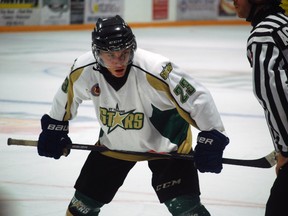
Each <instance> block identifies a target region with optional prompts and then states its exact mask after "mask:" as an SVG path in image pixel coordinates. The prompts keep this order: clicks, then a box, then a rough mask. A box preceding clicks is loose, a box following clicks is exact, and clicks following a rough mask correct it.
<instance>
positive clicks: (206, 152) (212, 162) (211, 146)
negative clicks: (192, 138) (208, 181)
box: [194, 130, 229, 173]
mask: <svg viewBox="0 0 288 216" xmlns="http://www.w3.org/2000/svg"><path fill="white" fill-rule="evenodd" d="M228 143H229V138H228V137H226V136H225V135H224V134H222V133H220V132H219V131H217V130H212V131H201V132H200V133H199V134H198V138H197V145H196V147H195V150H194V162H195V166H196V168H197V169H198V170H199V171H200V172H202V173H203V172H212V173H220V172H221V170H222V168H223V166H222V156H223V151H224V149H225V147H226V145H228Z"/></svg>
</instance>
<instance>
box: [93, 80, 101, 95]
mask: <svg viewBox="0 0 288 216" xmlns="http://www.w3.org/2000/svg"><path fill="white" fill-rule="evenodd" d="M100 93H101V90H100V87H99V83H96V84H95V85H93V86H92V88H91V94H92V95H93V96H95V97H97V96H99V95H100Z"/></svg>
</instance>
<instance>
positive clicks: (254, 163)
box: [223, 151, 277, 168]
mask: <svg viewBox="0 0 288 216" xmlns="http://www.w3.org/2000/svg"><path fill="white" fill-rule="evenodd" d="M223 163H225V164H231V165H239V166H248V167H256V168H271V167H273V166H274V165H275V164H276V163H277V160H276V152H275V151H272V152H271V153H270V154H268V155H266V156H265V157H262V158H259V159H252V160H241V159H228V158H223Z"/></svg>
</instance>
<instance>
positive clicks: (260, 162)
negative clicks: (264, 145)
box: [7, 138, 277, 168]
mask: <svg viewBox="0 0 288 216" xmlns="http://www.w3.org/2000/svg"><path fill="white" fill-rule="evenodd" d="M7 144H8V145H21V146H34V147H36V146H37V141H34V140H20V139H12V138H9V139H8V140H7ZM67 148H68V149H78V150H90V151H98V152H106V151H112V152H117V153H124V154H133V155H141V156H147V157H154V158H155V157H157V158H167V159H169V158H175V159H185V160H193V158H194V156H193V154H178V153H157V152H134V151H121V150H110V149H108V148H106V147H105V146H97V145H87V144H76V143H74V144H70V145H68V146H67ZM222 162H223V164H230V165H238V166H248V167H256V168H271V167H273V166H274V165H275V164H276V163H277V162H276V152H275V151H273V152H271V153H270V154H268V155H266V156H265V157H261V158H258V159H232V158H223V161H222Z"/></svg>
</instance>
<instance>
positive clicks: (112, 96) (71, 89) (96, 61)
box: [38, 15, 229, 216]
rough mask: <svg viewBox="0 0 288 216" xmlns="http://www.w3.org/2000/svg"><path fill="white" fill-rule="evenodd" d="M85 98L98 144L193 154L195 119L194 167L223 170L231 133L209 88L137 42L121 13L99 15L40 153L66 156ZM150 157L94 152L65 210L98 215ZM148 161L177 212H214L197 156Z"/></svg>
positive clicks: (45, 124) (202, 215) (46, 119)
mask: <svg viewBox="0 0 288 216" xmlns="http://www.w3.org/2000/svg"><path fill="white" fill-rule="evenodd" d="M83 100H92V101H93V104H94V107H95V112H96V116H97V118H98V120H99V123H100V126H101V130H100V134H99V141H98V142H97V144H98V145H104V146H106V147H107V148H109V149H111V150H125V151H138V152H149V151H153V152H178V153H183V154H190V153H191V151H192V144H191V140H192V134H191V133H192V132H191V128H190V125H192V126H194V127H196V128H198V129H199V130H200V131H201V132H200V133H199V134H198V144H197V145H196V148H195V163H196V167H197V168H198V169H199V171H200V172H214V173H220V172H221V170H222V155H223V150H224V148H225V146H226V145H227V144H228V143H229V139H228V138H227V137H226V135H224V127H223V124H222V121H221V119H220V115H219V113H218V111H217V109H216V106H215V104H214V101H213V99H212V97H211V95H210V93H209V92H208V90H207V89H206V88H204V87H203V86H202V85H201V84H200V83H198V82H196V81H195V80H194V79H193V78H192V77H191V76H190V75H189V74H188V73H185V72H184V71H183V70H182V69H181V68H179V67H178V66H177V65H175V64H174V63H172V62H171V61H170V60H169V59H168V58H166V57H163V56H161V55H158V54H155V53H152V52H149V51H145V50H142V49H139V48H137V45H136V40H135V36H134V34H133V33H132V30H131V28H130V27H129V26H128V25H127V24H126V23H125V22H124V20H123V19H122V18H121V17H120V16H118V15H117V16H115V17H110V18H104V19H101V18H99V19H98V21H97V23H96V27H95V28H94V31H93V32H92V51H89V52H87V53H86V54H84V55H81V56H80V57H79V58H77V59H76V60H75V62H74V65H73V67H72V70H71V72H70V74H69V76H68V77H67V78H66V80H65V81H64V83H63V85H62V87H61V88H60V89H59V91H58V93H57V94H56V95H55V97H54V101H53V105H52V109H51V111H50V113H49V115H48V114H45V115H43V117H42V119H41V125H42V132H41V134H40V136H39V141H38V153H39V155H41V156H46V157H53V158H55V159H59V158H60V156H61V155H62V154H63V151H65V146H66V145H67V144H69V143H71V140H70V138H69V137H68V121H69V120H71V119H73V118H74V117H75V116H76V113H77V108H78V106H79V105H80V104H81V102H82V101H83ZM68 154H69V151H68V152H67V151H66V155H68ZM148 159H149V158H145V157H140V156H136V155H131V154H122V153H115V152H113V151H109V152H105V153H99V152H95V151H93V152H91V153H90V154H89V156H88V158H87V160H86V162H85V164H84V166H83V168H82V170H81V173H80V176H79V177H78V179H77V181H76V184H75V189H76V191H75V195H74V197H73V198H72V200H71V202H70V204H69V206H68V210H67V215H74V216H76V215H77V216H92V215H93V216H96V215H98V214H99V212H100V208H101V207H102V206H103V205H104V204H107V203H109V202H111V200H112V199H113V197H114V195H115V194H116V192H117V190H118V189H119V187H120V186H121V185H122V184H123V182H124V180H125V178H126V176H127V174H128V172H129V170H130V169H131V168H132V167H133V166H134V165H135V163H136V162H137V161H141V160H148ZM150 159H151V158H150ZM148 166H149V168H150V170H151V171H152V173H153V177H152V186H153V188H154V190H155V192H156V194H157V196H158V198H159V201H160V202H161V203H164V204H165V205H166V206H167V208H168V210H169V211H170V212H171V214H172V215H174V216H184V215H187V216H189V215H199V216H208V215H210V214H209V212H208V211H207V209H206V208H205V207H204V205H202V204H201V202H200V190H199V182H198V174H197V169H196V168H195V166H194V162H192V161H189V160H179V159H156V158H154V159H153V160H148Z"/></svg>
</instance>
